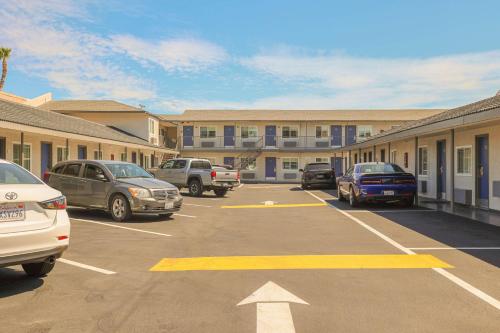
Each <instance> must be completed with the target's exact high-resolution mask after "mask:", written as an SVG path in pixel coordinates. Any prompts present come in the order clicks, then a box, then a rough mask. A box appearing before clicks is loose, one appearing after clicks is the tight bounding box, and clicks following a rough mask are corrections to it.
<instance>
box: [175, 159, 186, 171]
mask: <svg viewBox="0 0 500 333" xmlns="http://www.w3.org/2000/svg"><path fill="white" fill-rule="evenodd" d="M185 167H186V160H176V161H175V162H174V165H173V166H172V168H173V169H184V168H185Z"/></svg>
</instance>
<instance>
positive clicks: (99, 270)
mask: <svg viewBox="0 0 500 333" xmlns="http://www.w3.org/2000/svg"><path fill="white" fill-rule="evenodd" d="M57 261H59V262H62V263H64V264H68V265H72V266H76V267H80V268H83V269H88V270H91V271H94V272H98V273H102V274H106V275H113V274H116V272H113V271H108V270H107V269H102V268H99V267H94V266H90V265H85V264H81V263H79V262H76V261H73V260H68V259H64V258H59V259H57Z"/></svg>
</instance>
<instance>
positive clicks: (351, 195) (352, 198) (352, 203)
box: [349, 187, 358, 207]
mask: <svg viewBox="0 0 500 333" xmlns="http://www.w3.org/2000/svg"><path fill="white" fill-rule="evenodd" d="M349 205H350V206H351V207H357V206H358V199H356V194H354V189H353V188H352V187H351V191H350V192H349Z"/></svg>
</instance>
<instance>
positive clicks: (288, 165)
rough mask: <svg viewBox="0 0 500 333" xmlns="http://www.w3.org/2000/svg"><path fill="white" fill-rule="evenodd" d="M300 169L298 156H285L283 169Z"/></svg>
mask: <svg viewBox="0 0 500 333" xmlns="http://www.w3.org/2000/svg"><path fill="white" fill-rule="evenodd" d="M298 169H299V159H298V158H283V170H298Z"/></svg>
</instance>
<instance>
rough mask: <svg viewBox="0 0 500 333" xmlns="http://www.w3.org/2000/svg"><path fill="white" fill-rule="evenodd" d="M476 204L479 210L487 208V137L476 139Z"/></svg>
mask: <svg viewBox="0 0 500 333" xmlns="http://www.w3.org/2000/svg"><path fill="white" fill-rule="evenodd" d="M476 188H477V191H476V192H477V193H476V199H477V200H476V203H477V205H478V206H479V207H481V208H489V198H490V189H489V161H488V137H487V136H478V137H476Z"/></svg>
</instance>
